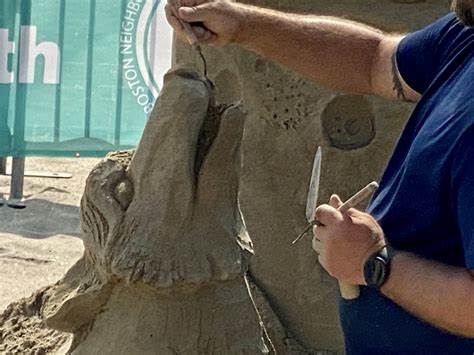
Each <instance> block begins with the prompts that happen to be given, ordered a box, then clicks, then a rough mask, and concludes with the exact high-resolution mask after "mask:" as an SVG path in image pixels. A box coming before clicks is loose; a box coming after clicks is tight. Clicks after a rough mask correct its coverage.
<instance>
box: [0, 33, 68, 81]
mask: <svg viewBox="0 0 474 355" xmlns="http://www.w3.org/2000/svg"><path fill="white" fill-rule="evenodd" d="M8 34H9V31H8V29H3V28H2V29H0V84H13V83H14V82H15V75H14V73H13V72H10V71H9V70H8V60H9V58H10V55H12V54H14V53H15V42H10V41H9V40H8ZM36 37H37V28H36V26H21V28H20V48H19V56H20V58H19V63H18V82H19V83H20V84H33V83H34V81H35V70H36V61H37V59H38V57H39V56H40V55H41V56H43V57H44V73H43V83H44V84H59V77H60V62H61V52H60V50H59V46H58V45H57V44H56V43H53V42H42V43H38V44H37V43H36Z"/></svg>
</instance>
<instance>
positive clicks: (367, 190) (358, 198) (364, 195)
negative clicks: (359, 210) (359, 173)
mask: <svg viewBox="0 0 474 355" xmlns="http://www.w3.org/2000/svg"><path fill="white" fill-rule="evenodd" d="M378 188H379V184H377V183H376V182H375V181H373V182H371V183H370V184H368V185H367V186H366V187H364V188H363V189H362V190H360V191H359V192H358V193H356V194H355V195H354V196H352V197H351V198H350V199H348V200H347V201H346V202H344V204H343V205H342V206H341V207H339V208H338V210H339V211H340V212H342V213H344V212H347V211H348V210H349V209H350V208H353V207H355V206H357V205H358V204H359V203H362V202H364V201H365V200H366V199H368V198H369V197H370V196H371V195H372V194H373V193H374V192H375V190H377V189H378Z"/></svg>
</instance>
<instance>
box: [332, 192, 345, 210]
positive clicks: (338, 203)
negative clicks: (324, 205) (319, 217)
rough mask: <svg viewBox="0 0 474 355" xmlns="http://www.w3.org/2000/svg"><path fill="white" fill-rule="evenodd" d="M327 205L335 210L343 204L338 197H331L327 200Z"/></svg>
mask: <svg viewBox="0 0 474 355" xmlns="http://www.w3.org/2000/svg"><path fill="white" fill-rule="evenodd" d="M329 205H331V207H334V208H335V209H338V208H339V207H341V206H342V205H343V203H342V201H341V198H340V197H339V196H338V195H332V196H331V198H330V200H329Z"/></svg>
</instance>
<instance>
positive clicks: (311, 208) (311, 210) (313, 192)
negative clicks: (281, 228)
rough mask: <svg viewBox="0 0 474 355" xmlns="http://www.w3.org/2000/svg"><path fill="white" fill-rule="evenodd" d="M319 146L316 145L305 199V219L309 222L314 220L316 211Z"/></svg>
mask: <svg viewBox="0 0 474 355" xmlns="http://www.w3.org/2000/svg"><path fill="white" fill-rule="evenodd" d="M321 160H322V152H321V147H318V150H317V151H316V155H315V156H314V162H313V172H312V174H311V182H310V184H309V191H308V199H307V200H306V219H307V220H308V222H309V223H311V222H313V221H314V214H315V213H316V204H317V203H318V192H319V180H320V178H321Z"/></svg>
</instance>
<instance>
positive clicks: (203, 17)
mask: <svg viewBox="0 0 474 355" xmlns="http://www.w3.org/2000/svg"><path fill="white" fill-rule="evenodd" d="M178 14H179V17H181V18H182V19H183V20H184V21H186V22H205V21H207V20H208V19H209V11H208V9H207V7H206V6H192V7H180V8H179V10H178Z"/></svg>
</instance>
